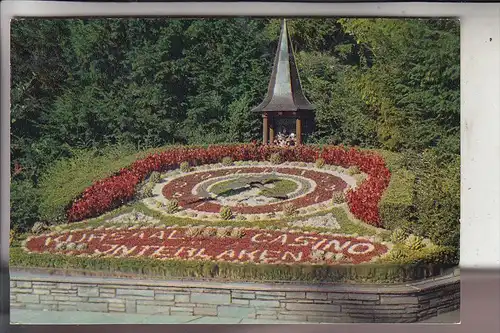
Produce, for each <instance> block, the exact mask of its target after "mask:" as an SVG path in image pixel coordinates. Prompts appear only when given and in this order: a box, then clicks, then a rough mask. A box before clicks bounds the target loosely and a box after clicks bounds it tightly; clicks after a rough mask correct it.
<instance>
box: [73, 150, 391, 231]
mask: <svg viewBox="0 0 500 333" xmlns="http://www.w3.org/2000/svg"><path fill="white" fill-rule="evenodd" d="M273 153H279V154H281V156H282V157H283V159H284V160H285V161H290V162H292V161H303V162H314V161H315V160H316V159H317V158H318V157H322V158H323V159H324V160H325V162H326V163H327V164H332V165H340V166H343V167H350V166H354V165H357V166H358V167H359V168H360V170H361V171H363V172H365V173H367V174H368V175H369V177H368V179H367V180H366V181H364V182H363V183H362V184H361V186H360V187H358V188H357V189H356V190H354V191H350V192H349V193H348V196H347V201H348V205H349V208H350V209H351V211H352V213H353V214H354V216H356V217H357V218H359V219H361V220H363V221H365V222H367V223H370V224H373V225H376V226H379V225H380V217H379V212H378V203H379V201H380V198H381V197H382V193H383V191H384V190H385V189H386V188H387V186H388V184H389V180H390V172H389V170H388V169H387V168H386V166H385V163H384V160H383V159H382V157H380V156H379V155H376V154H374V153H370V152H363V151H360V150H357V149H346V148H343V147H324V148H323V149H320V148H318V147H312V146H305V145H303V146H297V147H292V148H281V147H273V146H258V145H254V144H246V145H231V146H210V147H208V148H197V147H190V148H172V149H168V150H166V151H164V152H161V153H155V154H152V155H150V156H148V157H146V158H144V159H142V160H138V161H136V162H134V163H133V164H132V165H131V166H130V167H128V168H124V169H122V170H120V171H119V172H118V173H117V174H116V175H114V176H112V177H109V178H106V179H103V180H101V181H98V182H96V183H95V184H94V185H92V186H90V187H89V188H87V189H86V190H85V191H84V193H83V194H82V195H81V196H80V197H78V198H77V199H75V201H74V202H73V203H72V205H71V207H70V208H69V209H68V212H67V217H68V220H69V221H80V220H83V219H87V218H92V217H96V216H99V215H101V214H103V213H105V212H107V211H110V210H112V209H114V208H116V207H118V206H119V205H121V204H123V203H125V202H128V201H130V200H132V199H133V196H134V191H135V188H136V186H137V184H139V183H140V182H141V181H142V180H144V179H145V178H146V177H147V176H148V175H149V174H150V173H151V172H153V171H160V172H162V171H166V170H172V169H175V168H177V167H178V166H179V164H180V163H181V162H183V161H189V162H190V164H191V165H202V164H208V163H217V162H220V161H221V160H222V158H223V157H225V156H230V157H232V159H233V160H235V161H237V160H240V161H249V160H253V161H264V160H268V159H269V157H270V155H271V154H273Z"/></svg>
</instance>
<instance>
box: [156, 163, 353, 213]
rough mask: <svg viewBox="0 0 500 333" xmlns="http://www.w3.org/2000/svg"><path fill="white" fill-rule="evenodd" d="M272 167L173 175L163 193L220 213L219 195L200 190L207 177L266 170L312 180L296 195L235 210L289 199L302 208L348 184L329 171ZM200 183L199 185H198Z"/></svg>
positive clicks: (257, 209) (273, 206) (270, 207)
mask: <svg viewBox="0 0 500 333" xmlns="http://www.w3.org/2000/svg"><path fill="white" fill-rule="evenodd" d="M271 171H272V170H271V168H269V167H241V168H227V169H219V170H213V171H204V172H196V173H192V174H187V175H183V176H180V177H177V178H174V179H172V180H171V181H169V182H168V183H167V184H166V185H165V186H164V187H163V190H162V193H163V195H164V196H165V198H167V199H171V198H174V199H176V200H177V201H178V202H179V205H180V206H182V207H183V208H185V209H190V210H194V211H199V212H208V213H217V212H219V211H220V209H221V207H222V205H221V204H220V203H218V202H217V201H216V199H212V198H211V197H209V193H208V192H207V191H206V190H205V191H199V189H200V187H201V188H202V189H203V187H202V186H198V184H200V182H202V181H206V180H207V179H211V178H218V177H223V176H228V175H234V174H240V175H242V176H243V175H246V174H262V175H266V176H272V175H274V174H275V173H276V174H279V175H291V176H296V177H297V176H300V177H302V178H304V179H308V180H311V181H312V186H309V187H308V188H307V191H306V192H305V193H303V194H302V195H297V196H296V197H295V198H292V199H288V198H286V199H285V200H282V201H280V202H276V203H265V204H262V205H253V206H250V205H247V206H241V205H240V206H235V207H234V208H233V212H234V213H240V214H262V213H271V212H279V211H282V210H283V205H284V204H285V203H289V204H293V205H294V206H295V207H297V208H301V207H307V206H310V205H314V204H319V203H322V202H326V201H329V200H331V198H332V194H333V192H334V191H343V190H344V189H345V188H346V187H347V184H346V182H344V181H343V180H342V179H340V178H339V177H336V176H334V175H332V174H329V173H326V172H319V171H313V170H306V169H300V168H290V167H286V168H285V167H279V168H275V169H274V172H275V173H273V174H271ZM233 177H234V176H233ZM197 186H198V188H196V187H197ZM200 192H201V193H200ZM200 194H201V196H200ZM298 194H299V193H298Z"/></svg>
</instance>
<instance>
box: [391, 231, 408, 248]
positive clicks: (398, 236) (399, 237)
mask: <svg viewBox="0 0 500 333" xmlns="http://www.w3.org/2000/svg"><path fill="white" fill-rule="evenodd" d="M406 237H407V236H406V232H405V231H404V230H403V229H402V228H396V229H395V230H394V231H393V232H392V234H391V242H393V243H394V244H400V243H403V242H404V241H405V240H406Z"/></svg>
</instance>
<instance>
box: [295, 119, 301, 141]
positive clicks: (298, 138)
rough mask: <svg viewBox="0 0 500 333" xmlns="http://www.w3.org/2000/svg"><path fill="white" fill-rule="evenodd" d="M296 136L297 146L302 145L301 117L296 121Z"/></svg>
mask: <svg viewBox="0 0 500 333" xmlns="http://www.w3.org/2000/svg"><path fill="white" fill-rule="evenodd" d="M295 135H296V136H297V139H296V142H297V145H300V144H302V119H300V117H299V118H297V120H295Z"/></svg>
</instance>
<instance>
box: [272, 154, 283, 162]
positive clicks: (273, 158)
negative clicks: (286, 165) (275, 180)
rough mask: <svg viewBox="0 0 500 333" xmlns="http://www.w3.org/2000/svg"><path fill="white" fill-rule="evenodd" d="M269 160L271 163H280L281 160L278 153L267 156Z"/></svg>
mask: <svg viewBox="0 0 500 333" xmlns="http://www.w3.org/2000/svg"><path fill="white" fill-rule="evenodd" d="M269 162H271V163H272V164H281V163H282V162H283V161H282V159H281V155H280V154H279V153H274V154H271V156H270V157H269Z"/></svg>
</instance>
